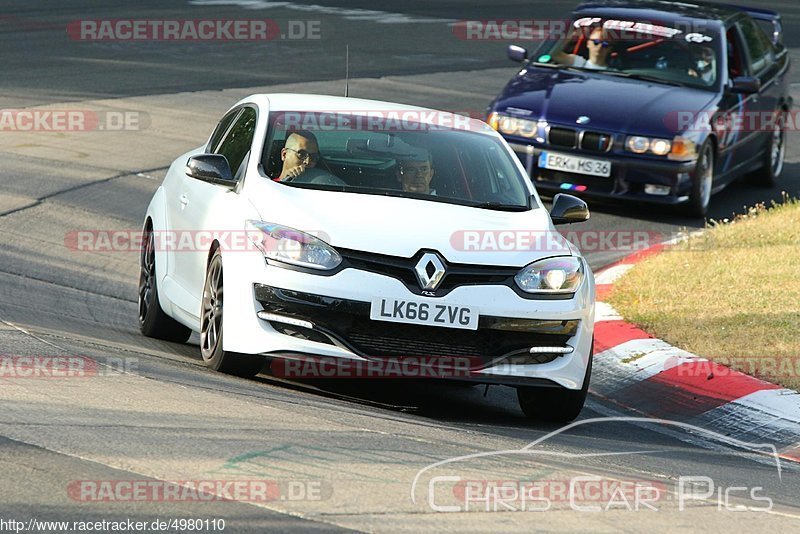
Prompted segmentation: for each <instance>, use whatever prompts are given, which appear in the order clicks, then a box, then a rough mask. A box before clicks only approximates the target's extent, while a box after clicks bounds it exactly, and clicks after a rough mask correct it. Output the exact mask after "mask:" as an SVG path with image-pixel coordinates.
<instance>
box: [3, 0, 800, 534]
mask: <svg viewBox="0 0 800 534" xmlns="http://www.w3.org/2000/svg"><path fill="white" fill-rule="evenodd" d="M764 4H765V5H766V3H764ZM571 5H572V4H571V3H567V2H537V3H531V2H500V3H495V4H492V5H485V3H483V2H454V1H453V2H444V1H443V2H404V3H402V4H397V3H395V2H389V1H379V2H366V1H365V2H332V1H325V0H318V1H316V2H313V4H312V3H311V2H292V3H288V2H275V3H272V2H261V1H254V2H224V1H218V2H202V1H195V2H189V1H167V2H165V1H160V2H155V1H150V2H137V3H136V4H135V5H134V4H131V5H129V6H115V5H114V4H113V3H110V2H109V3H102V2H88V1H86V2H69V3H53V2H27V3H5V4H4V5H3V7H2V10H0V59H1V60H2V65H3V67H4V73H3V77H2V81H0V88H1V89H0V107H1V108H3V109H9V108H22V107H33V106H42V105H50V106H51V107H53V108H58V109H94V110H99V111H109V110H112V111H120V112H130V111H136V112H139V113H141V116H142V117H146V119H147V120H146V121H144V122H143V123H142V124H143V127H142V128H141V129H140V130H138V131H122V132H89V133H86V132H82V133H53V132H46V133H44V132H2V133H0V143H2V144H0V155H1V156H2V159H1V160H0V161H1V162H2V163H0V176H1V177H2V178H1V179H2V182H0V183H2V186H0V188H1V189H0V190H2V196H0V231H2V235H3V237H4V244H3V246H2V247H0V321H1V322H0V353H2V354H5V355H15V356H19V355H83V356H87V357H89V358H93V359H95V360H97V361H100V362H106V363H108V364H109V365H111V366H112V367H113V368H115V369H116V368H119V366H120V362H123V363H122V365H123V366H124V367H125V369H126V370H127V371H128V372H127V373H124V374H121V373H115V372H109V373H101V374H102V375H103V376H97V377H94V378H83V379H60V380H56V379H50V380H48V379H40V380H31V379H28V380H25V379H0V399H2V400H0V482H1V483H0V519H3V520H9V519H15V520H19V521H25V522H27V521H28V520H30V519H31V518H36V519H38V520H46V519H60V520H69V521H88V520H91V521H98V520H102V519H107V520H112V519H125V518H131V519H134V520H142V521H152V520H154V519H156V518H160V519H170V518H180V517H183V518H186V517H200V518H205V519H213V518H224V519H225V521H226V531H232V532H263V531H264V530H265V529H268V530H270V531H292V530H312V531H313V530H342V529H354V530H362V531H401V530H404V531H419V530H421V529H433V528H435V529H437V530H443V531H454V532H455V531H476V532H483V531H497V530H500V529H502V530H509V531H516V530H532V529H541V530H547V531H575V530H592V531H629V530H630V531H633V530H636V531H640V530H643V529H647V530H653V531H666V530H674V529H686V530H701V529H702V530H708V531H719V530H731V529H733V528H736V529H742V530H745V529H746V530H752V531H765V530H789V529H792V528H794V529H796V528H797V525H798V524H800V509H798V505H797V503H798V502H800V483H798V481H800V475H799V474H798V470H797V468H795V467H793V466H792V465H789V464H786V463H785V462H784V463H782V472H781V474H780V476H779V475H778V472H777V470H776V468H775V464H774V462H773V463H770V462H769V459H768V458H765V457H763V456H758V455H753V454H749V453H746V452H745V451H743V450H742V449H734V448H731V447H727V446H724V445H722V444H720V443H719V442H717V441H715V440H712V439H709V438H708V437H707V436H704V435H702V434H700V433H697V432H689V431H678V430H667V429H665V428H663V427H660V426H658V425H655V424H652V423H641V422H635V423H634V422H625V421H607V422H602V423H590V424H584V425H582V426H578V427H575V428H572V429H570V430H568V431H566V432H564V433H560V434H557V435H554V436H553V437H551V438H549V439H547V440H546V441H545V442H544V443H542V444H540V445H539V446H537V447H536V448H535V450H536V452H535V453H533V454H528V455H522V456H520V455H513V454H506V455H501V456H497V457H490V458H491V459H487V460H473V461H470V462H462V463H456V464H452V465H450V466H448V467H443V468H439V469H437V470H433V471H428V472H426V473H425V474H423V477H422V479H421V480H422V483H421V485H420V486H419V487H417V491H416V493H415V495H416V497H417V500H416V503H414V502H412V500H411V499H410V495H411V491H412V482H413V480H414V477H415V475H416V474H417V473H418V471H419V470H420V469H423V468H424V467H426V466H427V465H429V464H432V463H434V462H437V461H440V460H445V459H448V458H454V457H460V456H464V455H469V454H473V453H477V452H488V451H498V450H514V449H520V448H521V447H524V446H525V445H526V444H528V443H530V442H532V441H534V440H536V439H539V438H542V437H543V436H545V435H547V434H548V433H550V432H553V431H555V430H557V429H558V427H556V426H552V425H544V424H535V423H531V422H528V421H526V420H525V419H524V418H523V417H522V414H521V413H520V412H519V409H518V408H517V404H516V398H515V395H514V392H513V390H511V389H507V388H501V387H492V388H489V389H488V391H487V392H485V391H484V389H483V388H463V387H457V386H453V385H441V387H431V386H430V385H429V384H418V383H413V382H408V383H399V384H396V383H386V382H381V383H366V382H364V381H358V382H352V381H340V382H337V383H335V384H319V383H308V382H305V383H287V382H284V381H280V380H277V379H275V378H274V377H271V376H269V375H266V374H262V375H260V376H259V377H257V378H255V379H252V380H244V379H238V378H233V377H228V376H224V375H219V374H215V373H212V372H209V371H207V370H206V369H204V368H203V366H202V361H201V359H200V356H199V349H198V347H197V339H196V337H195V338H193V339H192V340H190V342H189V343H188V344H182V345H179V344H170V343H164V342H158V341H155V340H151V339H147V338H144V337H142V336H141V335H140V334H139V333H138V329H137V327H136V302H135V301H136V283H137V275H138V268H137V264H136V260H137V258H136V255H135V254H130V253H118V252H117V253H80V252H76V251H74V250H70V249H68V248H67V247H66V246H65V240H64V237H65V235H66V234H67V233H68V232H69V231H71V230H77V229H133V228H137V227H138V226H139V225H140V223H141V218H142V215H143V213H144V210H145V207H146V205H147V202H148V201H149V198H150V196H151V195H152V193H153V191H154V190H155V189H156V188H157V186H158V183H159V179H160V178H161V177H162V176H163V173H164V169H165V167H166V166H167V165H168V164H169V163H170V161H171V160H172V159H173V158H174V157H175V156H176V155H178V154H180V153H182V152H183V151H185V150H187V149H189V148H192V147H194V146H196V145H198V144H200V143H201V142H202V141H203V140H204V139H205V138H206V136H207V135H208V132H209V131H210V128H211V127H212V126H213V125H214V123H215V122H216V120H217V119H218V117H219V116H220V115H221V113H222V112H223V111H224V110H225V109H226V108H227V107H228V106H230V105H231V104H232V103H233V102H235V101H236V100H237V99H238V98H240V97H241V96H244V95H247V94H250V93H253V92H266V91H273V90H281V91H297V92H320V93H329V94H340V92H341V90H342V87H343V82H342V80H341V79H342V77H343V72H344V47H345V45H348V44H349V45H350V53H351V61H352V63H351V71H350V72H351V75H352V77H353V80H352V81H351V86H350V87H351V94H353V95H354V96H361V97H368V98H379V99H385V100H390V101H391V100H394V101H400V102H408V103H414V104H420V105H425V106H431V107H438V108H446V109H454V110H482V109H483V108H484V107H485V105H486V104H487V102H488V101H489V99H491V98H492V96H493V95H494V94H495V93H496V92H497V91H498V90H499V89H500V88H501V87H502V85H503V84H504V82H505V80H506V79H507V78H508V77H509V76H510V75H511V74H512V73H513V71H514V66H513V65H511V64H509V63H508V62H507V60H505V58H504V47H505V44H506V43H498V42H464V41H460V40H458V39H456V38H455V37H454V36H453V33H452V30H451V29H450V26H448V23H449V22H452V21H454V20H459V19H465V18H470V19H494V18H521V17H532V16H533V17H538V18H559V17H564V16H566V14H567V12H568V10H569V8H570V7H571ZM769 5H770V6H771V7H773V8H777V9H779V10H781V11H782V12H783V13H784V17H785V19H784V20H785V24H786V27H787V32H786V33H787V42H788V44H789V45H790V46H791V47H796V46H800V38H798V37H796V36H797V35H798V33H799V32H798V30H799V29H800V20H799V19H800V7H798V5H797V4H796V3H794V2H787V1H783V2H769ZM236 17H239V18H272V19H275V20H276V21H278V23H279V25H284V24H286V23H287V21H289V20H315V21H319V23H320V28H321V31H322V39H320V40H313V41H283V40H277V41H274V42H270V43H267V44H257V43H169V42H149V43H87V42H77V41H74V40H71V39H70V38H69V37H68V35H67V34H66V31H65V27H66V25H67V24H68V23H69V22H70V21H74V20H78V19H84V18H92V19H104V18H117V19H123V18H142V19H188V18H236ZM281 27H284V26H281ZM792 53H793V56H794V55H796V54H795V49H794V48H793V50H792ZM798 76H799V75H798V70H797V69H796V68H795V70H794V74H793V77H794V78H793V79H794V80H797V79H798ZM781 191H787V192H789V193H791V194H794V195H797V194H798V193H800V150H798V146H797V135H796V134H793V135H791V136H790V145H789V150H788V155H787V166H786V168H785V171H784V177H783V178H782V180H781V183H780V185H779V186H778V187H775V188H773V189H766V190H765V189H756V188H752V187H749V186H746V185H744V184H733V185H732V186H731V187H729V188H728V189H727V190H725V191H724V192H722V193H720V194H719V195H716V196H715V197H713V199H712V203H711V210H710V217H712V218H717V219H721V218H724V217H730V216H731V215H732V214H733V213H734V212H737V211H741V210H742V208H743V206H746V205H752V204H754V203H756V202H760V201H765V202H769V201H770V200H774V199H778V198H780V196H781ZM591 207H592V209H593V216H592V219H591V221H589V222H588V223H586V224H585V225H584V226H583V227H582V229H590V230H613V229H618V230H625V231H628V230H647V231H651V232H654V233H660V234H664V235H670V234H671V233H673V232H677V231H679V230H680V229H681V228H690V229H691V228H698V227H702V225H703V224H704V221H702V220H697V219H687V218H684V217H681V216H679V215H676V214H675V213H673V212H671V211H669V210H662V209H652V208H641V207H636V206H619V205H602V206H601V205H595V204H593V205H592V206H591ZM620 254H621V252H619V251H591V252H588V253H587V257H588V258H589V260H590V262H591V263H592V265H593V267H594V268H598V267H601V266H603V265H604V264H607V263H609V262H611V261H613V260H614V259H616V258H617V257H618V256H619V255H620ZM745 267H746V266H740V268H745ZM687 276H690V273H687ZM635 415H636V413H635V412H632V411H629V410H626V409H623V408H621V407H619V406H617V405H615V404H614V403H613V399H611V400H602V399H599V398H597V397H594V396H590V399H589V401H588V403H587V406H586V408H585V410H584V411H583V413H582V414H581V418H580V420H582V421H585V420H588V419H591V418H597V417H622V416H635ZM765 441H767V442H768V439H765ZM434 473H435V474H436V475H443V476H454V475H455V476H461V477H462V478H463V479H471V480H476V479H480V480H523V481H526V480H529V481H530V480H537V479H539V480H543V479H544V480H555V481H563V480H570V479H571V478H572V477H574V476H576V475H586V474H591V475H600V476H603V477H607V478H614V479H617V480H623V481H625V480H627V481H631V480H646V481H654V482H658V483H661V484H663V486H664V488H666V489H667V490H674V489H675V488H676V484H677V483H678V481H679V480H680V478H681V477H687V476H704V477H709V478H710V479H711V480H713V482H714V485H715V489H720V488H722V490H723V492H724V489H726V488H733V487H745V488H748V489H752V488H754V487H761V488H763V489H762V490H758V491H757V492H756V493H757V495H766V496H768V497H769V498H771V499H772V501H773V504H774V506H773V509H772V510H771V511H770V512H759V511H731V510H729V509H726V507H725V506H724V504H727V505H728V506H730V507H733V506H737V505H738V506H750V507H752V508H756V507H761V506H763V502H761V501H754V500H753V499H752V498H751V497H750V494H749V492H744V493H743V492H741V491H736V492H733V493H732V494H731V495H732V497H731V498H730V500H729V501H727V502H725V499H724V498H720V497H719V494H717V493H715V494H714V495H713V496H712V497H710V498H709V499H707V500H706V501H692V502H689V503H688V504H687V505H686V506H684V507H683V509H680V507H679V503H678V502H677V501H676V500H675V499H672V498H664V499H663V500H661V501H659V502H658V503H657V507H658V511H653V510H650V509H648V508H646V507H642V509H640V510H638V511H630V510H628V508H627V507H626V506H624V505H617V506H614V507H611V509H610V510H609V511H605V512H580V511H576V510H575V509H572V508H570V507H569V506H567V505H566V503H563V502H561V503H558V505H557V506H555V507H554V508H553V509H551V510H549V511H547V512H528V513H519V512H517V513H514V512H511V511H505V512H502V511H498V512H493V511H492V512H487V511H472V512H451V513H444V512H435V511H433V510H432V509H431V507H430V506H429V503H428V500H427V498H428V493H427V488H428V486H427V484H428V482H429V481H430V477H431V475H432V474H434ZM236 478H245V479H267V480H274V481H276V482H277V483H279V484H281V485H283V486H282V487H285V486H286V485H287V484H291V483H297V484H301V485H302V484H306V486H303V487H306V488H311V487H313V488H315V491H316V490H319V493H318V494H317V493H314V492H312V491H311V490H310V489H308V490H307V493H308V495H306V497H305V498H300V497H297V495H294V497H297V498H296V499H294V498H285V499H280V498H278V499H276V500H274V501H271V502H268V503H251V502H246V501H238V502H177V503H176V502H159V501H156V502H150V501H133V502H131V501H126V502H86V501H83V500H81V499H76V498H75V496H74V494H71V493H70V492H69V488H70V487H73V486H71V484H72V485H74V483H75V482H76V481H85V480H96V481H118V480H131V479H134V480H173V481H174V480H200V479H203V480H232V479H236ZM451 487H452V483H451V485H450V486H448V485H446V484H444V485H441V486H438V487H437V488H438V489H437V490H436V491H438V492H440V493H435V501H436V502H445V501H446V498H447V497H448V495H446V493H447V492H448V491H450V490H451ZM450 493H451V495H452V491H450ZM723 494H724V493H723ZM734 495H735V496H734ZM285 496H286V495H285ZM517 504H518V503H517ZM595 504H597V503H595ZM599 504H600V505H601V506H603V505H605V504H606V503H605V502H602V503H599ZM476 506H477V505H476ZM630 506H632V504H631V505H630ZM473 510H475V508H473Z"/></svg>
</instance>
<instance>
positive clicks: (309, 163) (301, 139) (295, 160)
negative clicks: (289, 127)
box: [276, 130, 319, 182]
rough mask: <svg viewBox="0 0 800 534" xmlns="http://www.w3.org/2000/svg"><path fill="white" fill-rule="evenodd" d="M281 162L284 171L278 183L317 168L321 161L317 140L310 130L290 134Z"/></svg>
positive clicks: (282, 150) (282, 152) (282, 151)
mask: <svg viewBox="0 0 800 534" xmlns="http://www.w3.org/2000/svg"><path fill="white" fill-rule="evenodd" d="M281 161H282V162H283V169H282V170H281V174H280V176H278V178H277V179H276V180H277V181H278V182H283V181H286V180H287V179H291V178H297V177H298V176H300V175H301V174H303V173H304V172H306V169H310V168H314V167H316V165H317V162H318V161H319V145H318V144H317V138H316V137H315V136H314V134H313V133H311V132H309V131H308V130H299V131H297V132H293V133H291V134H289V137H287V138H286V143H285V144H284V145H283V148H282V149H281Z"/></svg>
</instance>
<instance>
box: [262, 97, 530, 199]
mask: <svg viewBox="0 0 800 534" xmlns="http://www.w3.org/2000/svg"><path fill="white" fill-rule="evenodd" d="M382 115H383V120H379V119H380V118H376V117H375V116H372V118H370V117H368V116H363V115H355V114H345V113H316V112H314V113H310V112H280V113H273V114H272V116H271V119H270V125H269V132H268V135H267V139H266V142H265V145H264V150H263V156H262V159H261V162H262V167H263V169H264V172H265V174H266V176H267V177H268V178H270V179H273V180H276V181H279V182H280V183H282V184H285V185H287V186H293V187H306V188H313V189H322V190H330V191H343V192H351V193H361V194H376V195H390V196H400V197H409V198H415V199H422V200H429V201H433V202H444V203H450V204H460V205H466V206H476V207H481V208H486V209H497V210H509V211H526V210H529V209H532V208H534V207H537V206H536V202H535V199H533V198H531V195H530V192H529V188H528V187H527V185H526V183H525V180H526V178H525V176H524V174H523V173H522V172H521V171H520V169H519V168H518V165H517V162H516V161H515V160H514V156H513V155H511V154H510V153H509V152H508V151H507V150H506V148H505V147H504V146H503V145H502V141H500V140H498V139H496V138H493V137H492V136H488V135H485V134H480V133H476V132H474V131H470V130H469V128H468V127H467V128H464V129H458V128H453V127H450V126H447V127H445V126H431V125H430V124H426V123H421V122H413V121H403V120H396V121H393V120H391V119H387V118H386V117H387V115H386V114H382ZM469 121H470V119H465V122H469ZM471 124H473V125H474V126H475V127H478V128H481V129H484V128H488V126H486V125H485V124H483V123H479V122H477V121H474V120H473V121H472V123H471Z"/></svg>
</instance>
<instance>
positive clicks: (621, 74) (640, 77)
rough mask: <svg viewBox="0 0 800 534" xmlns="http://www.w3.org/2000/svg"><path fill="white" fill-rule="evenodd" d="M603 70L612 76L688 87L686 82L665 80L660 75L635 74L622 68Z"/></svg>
mask: <svg viewBox="0 0 800 534" xmlns="http://www.w3.org/2000/svg"><path fill="white" fill-rule="evenodd" d="M602 72H603V73H605V74H609V75H611V76H619V77H621V78H629V79H631V80H642V81H643V82H654V83H663V84H664V85H674V86H677V87H686V84H685V83H681V82H677V81H674V80H665V79H664V78H659V77H658V76H648V75H647V74H633V73H630V72H625V71H621V70H604V71H602Z"/></svg>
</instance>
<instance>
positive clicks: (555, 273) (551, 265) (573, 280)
mask: <svg viewBox="0 0 800 534" xmlns="http://www.w3.org/2000/svg"><path fill="white" fill-rule="evenodd" d="M583 273H584V270H583V261H582V260H581V259H580V258H577V257H575V256H559V257H555V258H546V259H544V260H539V261H535V262H533V263H531V264H530V265H528V266H527V267H524V268H523V269H522V270H521V271H520V272H518V273H517V275H516V276H515V277H514V282H516V284H517V287H519V288H520V289H521V290H523V291H524V292H526V293H549V294H553V293H561V294H563V293H575V291H577V290H578V287H579V286H580V285H581V282H582V281H583Z"/></svg>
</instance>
